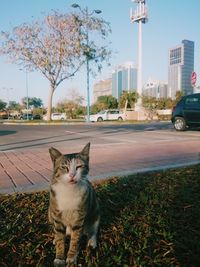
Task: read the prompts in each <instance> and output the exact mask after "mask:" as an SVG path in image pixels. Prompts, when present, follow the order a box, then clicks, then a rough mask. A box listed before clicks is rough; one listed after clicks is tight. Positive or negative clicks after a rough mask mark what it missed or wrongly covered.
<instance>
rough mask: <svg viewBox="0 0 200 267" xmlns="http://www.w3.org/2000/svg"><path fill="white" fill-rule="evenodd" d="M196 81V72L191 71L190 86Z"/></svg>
mask: <svg viewBox="0 0 200 267" xmlns="http://www.w3.org/2000/svg"><path fill="white" fill-rule="evenodd" d="M196 81H197V74H196V72H195V71H193V72H192V74H191V84H192V86H195V83H196Z"/></svg>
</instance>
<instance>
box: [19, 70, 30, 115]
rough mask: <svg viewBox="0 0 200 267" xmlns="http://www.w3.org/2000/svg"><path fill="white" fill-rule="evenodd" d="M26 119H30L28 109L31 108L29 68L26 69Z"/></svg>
mask: <svg viewBox="0 0 200 267" xmlns="http://www.w3.org/2000/svg"><path fill="white" fill-rule="evenodd" d="M19 70H21V71H23V69H19ZM25 73H26V119H27V120H29V117H28V110H29V100H28V70H26V72H25Z"/></svg>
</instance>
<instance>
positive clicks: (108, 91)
mask: <svg viewBox="0 0 200 267" xmlns="http://www.w3.org/2000/svg"><path fill="white" fill-rule="evenodd" d="M103 95H112V79H111V78H109V79H105V80H101V81H99V82H97V83H95V84H94V88H93V100H94V103H95V102H96V101H97V99H98V97H99V96H103Z"/></svg>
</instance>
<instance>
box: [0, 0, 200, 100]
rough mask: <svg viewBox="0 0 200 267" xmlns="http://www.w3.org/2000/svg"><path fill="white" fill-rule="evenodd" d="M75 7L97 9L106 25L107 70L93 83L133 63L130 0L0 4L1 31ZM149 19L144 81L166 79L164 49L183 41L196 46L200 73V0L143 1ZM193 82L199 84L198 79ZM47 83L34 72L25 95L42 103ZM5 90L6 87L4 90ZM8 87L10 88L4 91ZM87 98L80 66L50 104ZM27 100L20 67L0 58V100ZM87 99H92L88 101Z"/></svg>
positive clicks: (32, 0)
mask: <svg viewBox="0 0 200 267" xmlns="http://www.w3.org/2000/svg"><path fill="white" fill-rule="evenodd" d="M73 3H77V4H79V5H80V6H82V7H85V6H88V8H89V9H90V10H93V9H101V10H102V14H101V15H102V17H103V18H104V19H105V20H107V21H108V22H110V23H111V28H112V34H111V36H110V40H111V42H112V45H111V47H112V49H113V51H117V53H115V54H114V55H113V57H112V59H111V62H110V63H111V66H110V67H107V66H105V67H104V68H103V70H102V73H101V74H98V75H97V76H96V77H95V78H93V77H91V83H90V85H91V86H90V87H91V98H92V86H93V83H94V82H96V81H98V80H99V79H103V78H107V77H109V76H110V75H111V72H112V69H113V68H114V67H115V66H116V65H118V64H122V63H124V62H126V61H133V62H134V63H137V42H138V41H137V40H138V35H137V33H138V31H137V30H138V25H137V23H134V24H132V23H131V22H130V18H129V13H130V7H132V8H133V9H135V8H136V4H135V3H133V2H132V1H131V0H77V1H71V0H6V1H1V9H0V30H2V31H7V30H8V31H10V30H11V29H12V28H13V27H14V26H17V25H20V24H21V23H23V22H29V21H32V20H39V19H41V18H42V17H43V16H44V15H45V14H48V13H50V12H51V10H52V9H57V10H60V11H62V12H63V11H65V10H66V12H67V11H70V10H72V9H71V4H73ZM147 6H148V10H149V21H148V23H147V24H145V25H143V82H145V81H146V80H147V79H148V78H149V77H151V78H153V79H158V80H165V81H167V77H168V50H169V48H172V47H174V46H176V45H178V44H180V43H181V41H182V40H183V39H188V40H192V41H194V42H195V71H196V72H197V75H198V74H200V32H199V25H200V18H199V12H200V1H199V0H165V1H164V0H147ZM197 84H198V81H197ZM48 87H49V84H48V81H47V80H46V79H45V78H44V77H43V76H42V74H40V73H38V72H34V73H29V74H28V94H29V96H30V97H38V98H41V99H42V100H43V103H44V104H45V105H46V103H47V97H48V89H49V88H48ZM3 88H7V89H3ZM9 88H12V89H10V90H9ZM73 89H74V90H76V91H78V92H79V93H80V94H81V95H83V96H86V73H85V70H84V68H83V69H82V71H81V72H80V73H78V74H77V75H76V76H75V77H74V78H73V79H69V80H67V81H65V82H64V83H62V84H61V85H60V86H59V87H58V88H57V89H56V92H55V94H54V98H53V103H54V104H56V103H57V102H58V101H59V100H62V99H63V98H66V97H67V96H68V95H69V94H70V93H69V92H70V90H73ZM25 96H26V74H25V72H23V71H20V70H19V66H17V65H11V64H9V63H7V59H6V58H2V57H1V58H0V99H2V100H4V101H7V100H8V99H9V100H14V101H17V102H20V101H21V98H22V97H25ZM91 100H92V99H91Z"/></svg>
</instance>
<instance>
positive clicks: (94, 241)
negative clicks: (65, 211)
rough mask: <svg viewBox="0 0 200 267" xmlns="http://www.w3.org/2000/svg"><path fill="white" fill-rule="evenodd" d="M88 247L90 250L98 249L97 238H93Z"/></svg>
mask: <svg viewBox="0 0 200 267" xmlns="http://www.w3.org/2000/svg"><path fill="white" fill-rule="evenodd" d="M87 246H88V247H89V248H92V249H95V248H96V247H97V240H96V237H95V236H92V237H91V238H90V239H89V240H88V243H87Z"/></svg>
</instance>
